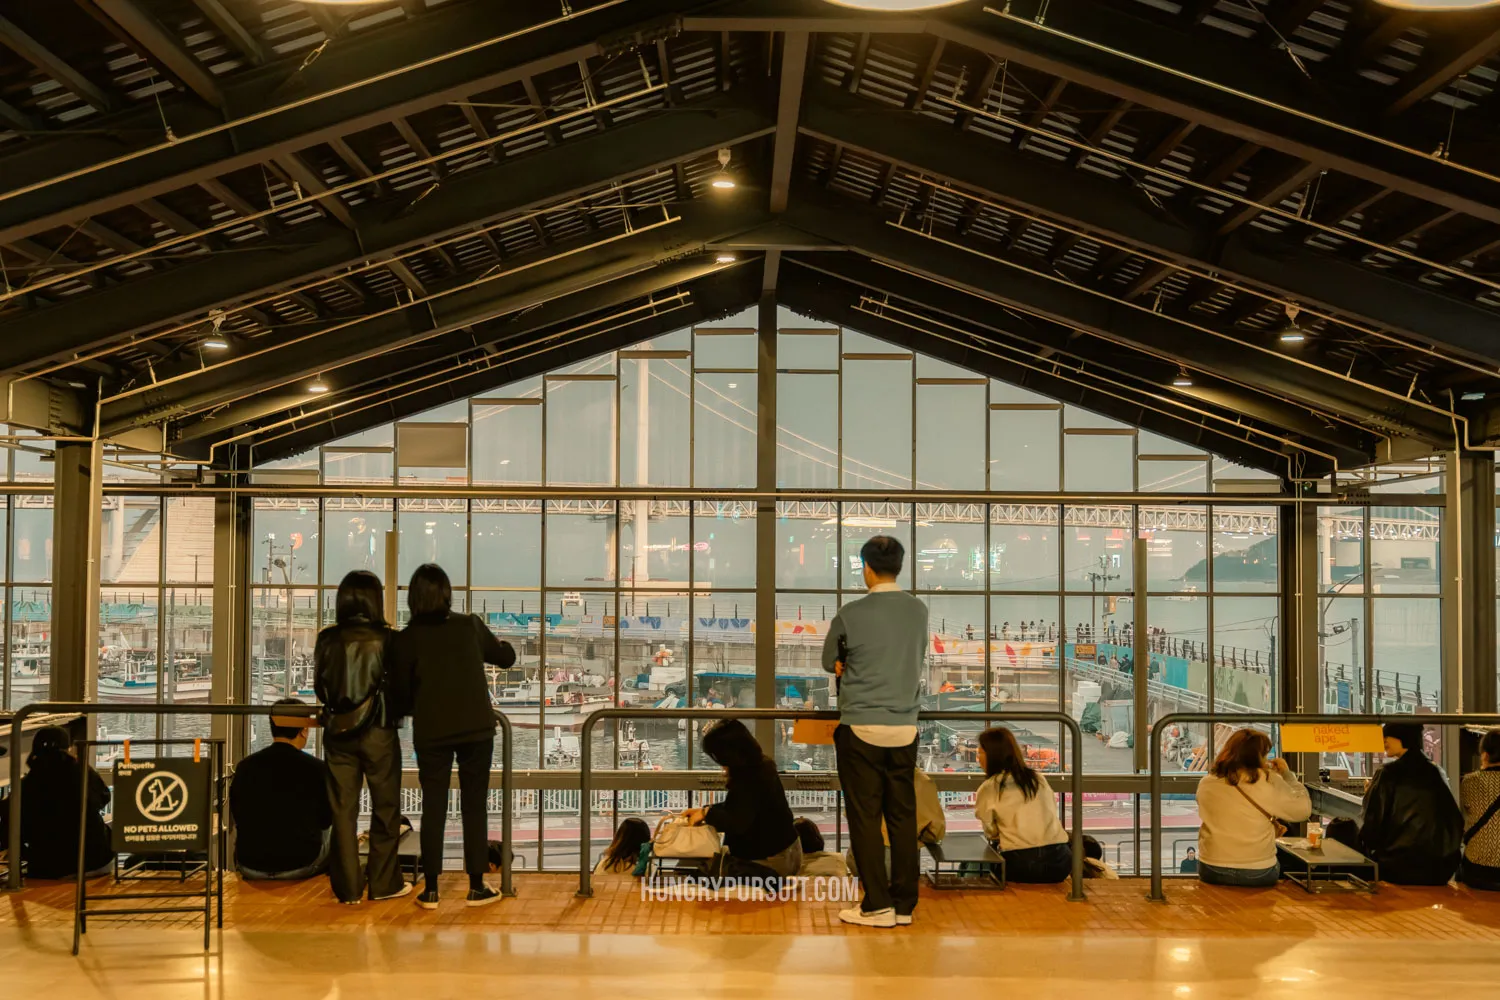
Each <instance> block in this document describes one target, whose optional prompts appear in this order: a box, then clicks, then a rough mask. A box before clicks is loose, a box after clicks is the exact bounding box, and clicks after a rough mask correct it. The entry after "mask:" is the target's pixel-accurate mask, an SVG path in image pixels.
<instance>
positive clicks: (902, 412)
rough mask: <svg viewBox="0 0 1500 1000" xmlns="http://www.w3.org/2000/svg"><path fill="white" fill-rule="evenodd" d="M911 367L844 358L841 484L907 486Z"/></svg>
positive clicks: (859, 487) (854, 486)
mask: <svg viewBox="0 0 1500 1000" xmlns="http://www.w3.org/2000/svg"><path fill="white" fill-rule="evenodd" d="M911 403H912V366H911V363H910V362H908V361H849V360H845V361H844V414H843V435H844V462H843V469H844V474H843V484H844V488H845V489H851V490H862V489H895V490H907V489H911V471H912V470H911V460H912V454H911V452H912V437H911V435H912V413H911Z"/></svg>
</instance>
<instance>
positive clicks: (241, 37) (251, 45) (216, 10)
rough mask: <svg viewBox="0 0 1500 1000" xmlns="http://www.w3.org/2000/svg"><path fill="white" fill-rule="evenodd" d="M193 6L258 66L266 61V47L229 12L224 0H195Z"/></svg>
mask: <svg viewBox="0 0 1500 1000" xmlns="http://www.w3.org/2000/svg"><path fill="white" fill-rule="evenodd" d="M193 6H194V7H197V8H198V9H199V10H200V11H202V13H203V16H204V17H206V18H208V21H209V23H210V24H212V25H213V26H214V27H215V28H218V29H219V34H221V35H223V36H224V39H225V41H227V42H229V44H230V45H233V46H234V47H235V48H237V49H239V50H240V52H241V53H242V54H243V55H244V56H245V58H246V59H249V60H250V62H252V63H253V64H255V65H256V66H259V65H261V64H262V63H264V62H265V61H266V50H265V47H264V46H262V45H261V44H260V42H258V41H257V40H256V38H255V36H254V35H252V34H250V31H249V29H247V28H246V27H245V26H244V25H243V24H241V23H240V21H239V18H237V17H235V16H234V15H233V14H231V13H229V11H228V9H226V8H225V6H224V2H223V0H193Z"/></svg>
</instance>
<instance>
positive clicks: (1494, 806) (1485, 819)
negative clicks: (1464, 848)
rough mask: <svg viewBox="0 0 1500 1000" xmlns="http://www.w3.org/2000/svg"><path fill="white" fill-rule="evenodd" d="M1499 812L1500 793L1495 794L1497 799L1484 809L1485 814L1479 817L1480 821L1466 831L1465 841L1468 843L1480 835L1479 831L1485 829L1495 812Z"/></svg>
mask: <svg viewBox="0 0 1500 1000" xmlns="http://www.w3.org/2000/svg"><path fill="white" fill-rule="evenodd" d="M1497 812H1500V795H1497V796H1495V800H1494V801H1493V802H1491V803H1490V807H1489V808H1488V809H1486V810H1485V811H1484V815H1483V816H1481V817H1479V822H1477V823H1475V824H1474V825H1473V826H1471V827H1469V828H1468V829H1467V830H1465V831H1464V840H1463V842H1464V843H1465V844H1467V843H1468V842H1469V841H1471V840H1473V839H1474V838H1475V837H1476V836H1478V835H1479V831H1480V830H1483V829H1484V828H1485V827H1486V826H1487V825H1488V824H1489V822H1490V820H1492V819H1494V818H1495V813H1497Z"/></svg>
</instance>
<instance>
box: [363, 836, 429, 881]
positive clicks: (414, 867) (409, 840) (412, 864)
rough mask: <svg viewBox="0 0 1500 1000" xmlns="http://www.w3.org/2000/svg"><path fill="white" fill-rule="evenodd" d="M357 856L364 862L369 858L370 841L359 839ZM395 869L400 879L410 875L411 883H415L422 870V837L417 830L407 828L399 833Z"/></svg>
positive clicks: (404, 879)
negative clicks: (399, 874) (399, 838)
mask: <svg viewBox="0 0 1500 1000" xmlns="http://www.w3.org/2000/svg"><path fill="white" fill-rule="evenodd" d="M359 856H360V858H361V859H362V860H363V861H364V862H365V863H366V864H368V863H369V859H370V842H369V841H368V840H361V841H360V844H359ZM396 870H397V871H398V872H400V873H401V880H402V881H403V882H404V881H406V877H407V876H408V875H409V876H411V884H412V885H416V884H417V876H418V875H419V874H420V873H421V870H422V837H421V835H420V834H418V833H417V831H415V830H412V829H407V830H404V831H402V833H401V841H400V843H398V844H397V845H396Z"/></svg>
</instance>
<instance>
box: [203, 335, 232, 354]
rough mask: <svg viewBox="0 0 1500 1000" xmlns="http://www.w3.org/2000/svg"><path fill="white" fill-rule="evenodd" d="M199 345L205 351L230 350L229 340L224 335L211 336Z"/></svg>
mask: <svg viewBox="0 0 1500 1000" xmlns="http://www.w3.org/2000/svg"><path fill="white" fill-rule="evenodd" d="M198 346H199V347H201V348H203V349H204V350H205V351H227V350H229V341H227V340H225V339H224V338H223V337H209V338H208V339H207V340H205V341H203V342H202V343H200V344H199V345H198Z"/></svg>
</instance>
